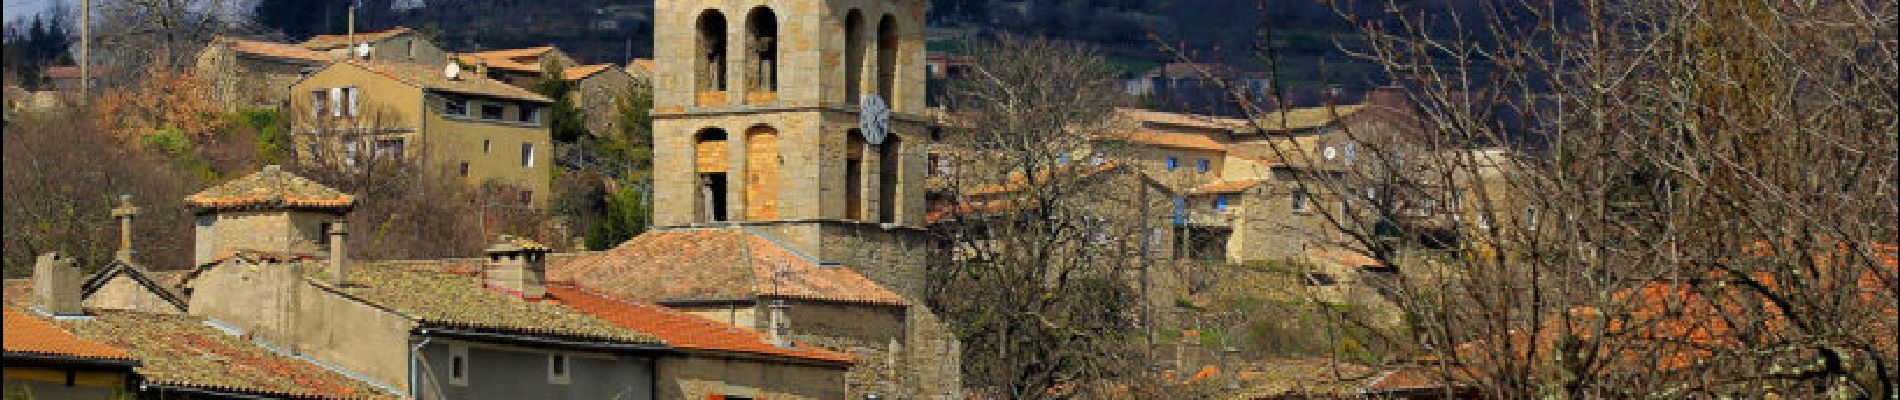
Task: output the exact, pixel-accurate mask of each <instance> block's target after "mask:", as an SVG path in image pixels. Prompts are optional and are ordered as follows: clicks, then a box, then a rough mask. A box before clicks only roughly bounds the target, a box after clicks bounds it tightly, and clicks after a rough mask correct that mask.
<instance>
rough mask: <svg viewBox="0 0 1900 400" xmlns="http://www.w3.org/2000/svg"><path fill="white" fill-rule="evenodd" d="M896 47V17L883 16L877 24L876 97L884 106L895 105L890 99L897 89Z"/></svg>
mask: <svg viewBox="0 0 1900 400" xmlns="http://www.w3.org/2000/svg"><path fill="white" fill-rule="evenodd" d="M897 46H898V40H897V17H896V16H892V15H890V14H884V18H883V20H881V21H878V23H877V96H878V97H882V98H884V103H885V104H897V101H896V100H895V98H893V97H891V95H892V94H894V92H893V90H895V89H896V88H897Z"/></svg>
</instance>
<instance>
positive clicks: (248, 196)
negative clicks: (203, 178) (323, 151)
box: [185, 165, 356, 210]
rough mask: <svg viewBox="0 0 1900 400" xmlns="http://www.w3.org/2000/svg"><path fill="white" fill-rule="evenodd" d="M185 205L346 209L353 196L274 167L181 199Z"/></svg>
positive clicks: (354, 202) (350, 204) (206, 207)
mask: <svg viewBox="0 0 1900 400" xmlns="http://www.w3.org/2000/svg"><path fill="white" fill-rule="evenodd" d="M185 204H187V205H190V206H191V207H193V208H197V209H205V210H210V209H226V208H242V207H292V208H313V209H349V208H350V207H351V206H354V205H356V196H351V195H349V194H346V193H343V192H341V191H338V190H336V189H332V188H330V187H329V186H324V185H323V184H321V183H317V182H316V181H312V180H310V179H309V178H304V177H301V176H297V175H296V174H292V173H290V172H288V171H284V169H283V168H282V167H279V166H276V165H267V166H264V169H263V170H261V171H257V172H256V173H253V174H250V175H246V176H244V177H242V178H237V179H233V180H231V181H229V182H225V183H224V184H221V185H217V186H213V187H211V188H210V189H205V190H204V191H202V192H198V193H197V194H193V195H191V196H187V197H185Z"/></svg>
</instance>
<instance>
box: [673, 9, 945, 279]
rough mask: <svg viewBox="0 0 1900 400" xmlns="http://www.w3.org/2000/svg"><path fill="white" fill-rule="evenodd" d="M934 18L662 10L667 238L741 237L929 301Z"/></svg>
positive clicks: (895, 13)
mask: <svg viewBox="0 0 1900 400" xmlns="http://www.w3.org/2000/svg"><path fill="white" fill-rule="evenodd" d="M925 8H926V2H925V1H924V0H726V1H716V2H709V1H700V0H658V1H657V2H656V3H655V5H654V15H655V26H654V32H655V39H654V40H655V43H654V52H655V54H654V64H655V67H654V68H655V73H654V76H655V80H654V123H653V125H654V133H653V136H654V165H655V168H654V185H655V186H654V193H655V199H654V223H655V225H657V226H662V227H687V226H722V225H723V226H729V225H742V226H745V227H746V229H748V230H751V231H753V232H757V233H761V234H765V235H767V236H768V237H771V238H773V239H775V240H778V241H779V242H781V243H784V244H786V245H788V246H791V247H793V248H796V249H797V250H800V251H802V252H804V253H805V254H807V255H811V256H813V257H816V258H819V259H821V260H822V261H825V262H835V263H842V264H845V265H850V266H852V267H853V268H860V269H864V270H865V271H864V272H865V274H866V275H868V276H870V277H871V278H872V279H874V280H877V281H879V283H882V284H885V285H888V286H891V287H892V288H893V289H896V290H898V291H899V292H900V293H902V294H905V295H916V294H919V293H920V292H919V291H918V290H917V289H919V288H920V286H919V285H920V284H921V278H922V275H921V264H922V261H923V258H922V257H923V255H922V254H923V253H922V246H921V241H920V240H921V236H922V235H921V226H922V225H923V212H924V196H923V184H922V181H923V174H924V166H923V159H924V156H923V154H924V152H923V150H924V146H923V144H924V143H925V142H926V141H928V140H930V133H931V129H932V125H931V124H930V122H929V120H928V119H926V118H924V117H923V116H922V114H923V112H924V82H925V76H924V74H925V68H924V38H923V33H924V9H925ZM912 266H915V267H916V268H919V269H918V270H917V271H914V272H915V273H914V274H913V272H908V271H897V270H894V269H907V268H911V267H912Z"/></svg>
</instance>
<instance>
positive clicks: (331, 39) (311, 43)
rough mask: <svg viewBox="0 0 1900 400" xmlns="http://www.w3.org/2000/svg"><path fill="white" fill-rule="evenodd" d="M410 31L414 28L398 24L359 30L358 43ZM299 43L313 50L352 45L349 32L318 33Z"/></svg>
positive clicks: (357, 34)
mask: <svg viewBox="0 0 1900 400" xmlns="http://www.w3.org/2000/svg"><path fill="white" fill-rule="evenodd" d="M410 31H412V30H411V29H409V28H408V27H403V26H398V27H395V28H392V29H389V30H385V31H379V32H357V33H356V42H357V43H369V42H375V41H378V40H383V39H388V38H390V37H392V36H396V35H401V34H404V33H409V32H410ZM299 45H300V46H303V47H304V48H307V49H311V50H329V49H334V48H337V47H343V46H348V45H350V35H347V34H344V35H317V36H316V37H312V38H310V40H305V41H304V42H303V43H302V44H299Z"/></svg>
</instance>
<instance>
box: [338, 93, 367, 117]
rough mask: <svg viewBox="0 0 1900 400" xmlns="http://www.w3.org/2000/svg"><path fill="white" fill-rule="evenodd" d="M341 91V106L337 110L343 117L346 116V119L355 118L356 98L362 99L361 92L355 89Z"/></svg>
mask: <svg viewBox="0 0 1900 400" xmlns="http://www.w3.org/2000/svg"><path fill="white" fill-rule="evenodd" d="M342 89H343V105H342V106H340V107H337V108H338V109H339V110H341V111H343V115H344V116H347V117H354V116H357V114H356V110H357V109H356V103H357V98H359V97H362V92H361V91H358V90H356V88H355V87H346V88H342Z"/></svg>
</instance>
